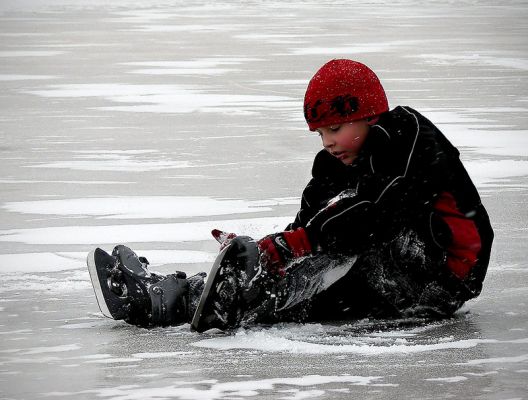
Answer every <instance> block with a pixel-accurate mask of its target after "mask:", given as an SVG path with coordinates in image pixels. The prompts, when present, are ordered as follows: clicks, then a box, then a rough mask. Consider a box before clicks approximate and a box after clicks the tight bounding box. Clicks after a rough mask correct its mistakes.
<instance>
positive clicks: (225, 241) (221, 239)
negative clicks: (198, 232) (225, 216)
mask: <svg viewBox="0 0 528 400" xmlns="http://www.w3.org/2000/svg"><path fill="white" fill-rule="evenodd" d="M211 235H213V237H214V238H215V239H216V241H217V242H218V243H220V250H223V249H224V248H226V247H227V246H228V245H229V243H231V240H233V239H234V238H236V236H237V235H236V233H229V232H224V231H221V230H220V229H213V230H212V231H211Z"/></svg>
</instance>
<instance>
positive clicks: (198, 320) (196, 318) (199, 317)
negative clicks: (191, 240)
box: [191, 247, 228, 333]
mask: <svg viewBox="0 0 528 400" xmlns="http://www.w3.org/2000/svg"><path fill="white" fill-rule="evenodd" d="M227 250H228V247H225V248H224V249H222V251H220V253H219V254H218V256H217V257H216V260H215V262H214V264H213V266H212V267H211V271H210V272H209V278H207V281H206V282H205V287H204V290H203V291H202V295H201V296H200V301H199V302H198V306H197V307H196V311H195V312H194V315H193V318H192V321H191V329H192V330H193V331H196V332H199V333H202V332H205V331H206V330H208V329H211V328H212V327H211V326H210V325H209V324H208V323H206V322H205V321H204V317H206V315H203V314H204V313H205V312H206V311H209V312H211V310H207V309H208V308H210V304H209V303H211V298H210V296H209V295H210V294H211V288H212V287H213V284H214V283H215V281H217V279H216V278H217V273H218V270H219V269H220V266H221V265H222V260H223V258H224V255H225V253H226V252H227Z"/></svg>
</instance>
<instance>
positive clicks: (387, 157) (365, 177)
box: [306, 107, 458, 251]
mask: <svg viewBox="0 0 528 400" xmlns="http://www.w3.org/2000/svg"><path fill="white" fill-rule="evenodd" d="M399 109H400V110H399V119H398V121H397V124H393V125H391V124H388V127H387V128H386V127H384V126H383V125H381V124H380V125H375V126H374V127H373V128H372V130H373V131H372V135H369V136H371V137H370V138H369V141H368V142H366V143H365V146H369V147H370V149H368V150H369V151H368V152H367V154H369V156H368V157H367V159H365V160H363V164H364V167H363V169H362V171H363V172H362V175H361V176H360V178H359V181H358V185H357V188H356V189H355V190H348V191H346V192H342V193H340V194H339V195H338V196H336V197H335V198H334V199H333V200H331V201H330V202H329V203H328V205H327V206H326V207H324V208H323V209H322V210H320V211H319V212H318V213H317V214H315V215H314V217H313V218H312V219H311V220H310V221H309V222H308V224H307V226H306V227H307V232H308V234H309V237H310V239H311V240H313V241H314V242H316V243H318V244H319V245H320V246H321V247H322V248H323V249H325V248H326V249H335V250H337V251H343V250H345V251H346V250H348V251H358V250H360V249H361V248H362V247H363V246H366V245H368V244H369V243H372V241H373V240H374V239H376V238H381V239H382V238H383V237H384V236H385V235H392V234H393V233H394V229H399V228H401V227H402V226H403V225H406V226H407V225H409V224H415V223H421V222H422V221H425V220H428V215H427V214H428V212H430V210H431V207H432V202H433V201H434V199H435V198H436V197H437V196H438V194H439V193H440V192H441V191H443V190H445V188H443V186H446V187H447V186H448V185H447V182H448V181H449V180H450V179H451V177H450V172H449V171H450V169H449V168H447V166H448V164H449V159H450V158H451V157H454V156H456V157H458V152H457V151H456V149H455V148H454V147H452V146H451V147H450V148H449V149H448V150H446V149H445V148H444V146H442V145H441V143H440V142H439V141H438V135H436V132H435V130H436V128H435V127H434V125H432V124H425V123H423V122H422V121H420V120H419V114H417V113H415V112H413V111H412V110H410V109H406V108H403V107H400V108H399ZM442 137H443V136H442ZM446 140H447V139H446ZM421 228H422V227H416V229H421ZM447 233H448V232H447Z"/></svg>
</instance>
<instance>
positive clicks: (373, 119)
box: [367, 115, 379, 126]
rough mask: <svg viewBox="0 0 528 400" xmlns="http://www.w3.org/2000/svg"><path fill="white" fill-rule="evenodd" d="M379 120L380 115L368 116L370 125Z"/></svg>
mask: <svg viewBox="0 0 528 400" xmlns="http://www.w3.org/2000/svg"><path fill="white" fill-rule="evenodd" d="M378 120H379V116H378V115H377V116H375V117H368V118H367V124H369V125H370V126H372V125H374V124H375V123H377V122H378Z"/></svg>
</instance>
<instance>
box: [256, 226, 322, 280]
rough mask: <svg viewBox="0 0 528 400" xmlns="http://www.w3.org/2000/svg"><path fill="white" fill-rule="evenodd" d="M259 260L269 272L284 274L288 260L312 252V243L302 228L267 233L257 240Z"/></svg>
mask: <svg viewBox="0 0 528 400" xmlns="http://www.w3.org/2000/svg"><path fill="white" fill-rule="evenodd" d="M257 245H258V247H259V250H260V262H261V264H262V266H263V267H264V268H265V269H267V270H268V271H269V272H271V273H273V274H276V275H279V276H281V277H282V276H284V274H285V273H286V271H285V267H286V264H287V262H288V261H291V260H293V259H295V258H299V257H304V256H306V255H308V254H310V253H311V252H312V245H311V243H310V240H309V239H308V235H307V234H306V231H305V230H304V229H303V228H298V229H296V230H293V231H285V232H279V233H274V234H272V235H268V236H266V237H264V238H262V239H260V240H259V241H257Z"/></svg>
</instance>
